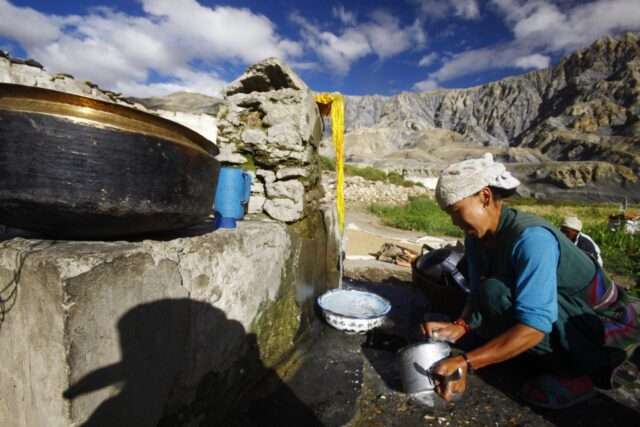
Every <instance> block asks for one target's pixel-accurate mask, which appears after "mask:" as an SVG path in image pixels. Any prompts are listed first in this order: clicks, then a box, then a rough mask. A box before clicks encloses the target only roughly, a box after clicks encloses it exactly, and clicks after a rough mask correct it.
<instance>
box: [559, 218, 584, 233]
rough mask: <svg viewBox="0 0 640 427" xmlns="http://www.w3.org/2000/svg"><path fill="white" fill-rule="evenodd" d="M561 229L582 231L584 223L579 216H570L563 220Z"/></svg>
mask: <svg viewBox="0 0 640 427" xmlns="http://www.w3.org/2000/svg"><path fill="white" fill-rule="evenodd" d="M560 227H567V228H570V229H572V230H576V231H582V221H580V220H579V219H578V217H577V216H568V217H566V218H565V219H563V220H562V222H561V223H560Z"/></svg>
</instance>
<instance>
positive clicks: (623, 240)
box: [584, 225, 640, 296]
mask: <svg viewBox="0 0 640 427" xmlns="http://www.w3.org/2000/svg"><path fill="white" fill-rule="evenodd" d="M584 232H585V233H587V234H588V235H589V236H591V238H592V239H593V240H594V241H595V242H596V243H597V244H598V246H600V251H601V255H602V260H603V263H604V269H605V270H606V271H608V272H612V273H615V274H617V275H620V276H624V277H628V278H631V279H633V281H634V282H635V286H634V287H633V288H632V289H631V291H632V292H631V293H632V294H633V295H635V296H640V236H637V235H632V234H627V233H625V232H624V231H623V230H620V229H619V230H615V231H614V230H611V229H609V228H608V227H607V226H606V225H596V226H585V227H584Z"/></svg>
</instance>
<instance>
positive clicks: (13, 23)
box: [0, 0, 60, 47]
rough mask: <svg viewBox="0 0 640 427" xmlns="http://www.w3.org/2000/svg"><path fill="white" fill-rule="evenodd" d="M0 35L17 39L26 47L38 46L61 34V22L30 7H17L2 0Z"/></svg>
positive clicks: (0, 1)
mask: <svg viewBox="0 0 640 427" xmlns="http://www.w3.org/2000/svg"><path fill="white" fill-rule="evenodd" d="M0 22H1V23H2V24H1V25H0V36H4V37H8V38H12V39H15V40H17V41H18V42H19V43H20V44H22V45H23V46H25V47H28V46H37V45H41V44H43V43H49V42H51V41H53V40H55V39H56V38H57V37H58V36H59V34H60V23H59V22H57V19H56V18H55V17H52V18H49V17H47V16H45V15H43V14H42V13H40V12H37V11H35V10H33V9H31V8H30V7H16V6H14V5H12V4H11V3H9V2H8V1H6V0H0Z"/></svg>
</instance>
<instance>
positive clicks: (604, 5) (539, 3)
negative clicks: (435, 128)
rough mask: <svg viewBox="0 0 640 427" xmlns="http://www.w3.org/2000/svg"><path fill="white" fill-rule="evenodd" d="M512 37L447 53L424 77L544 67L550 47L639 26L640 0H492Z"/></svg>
mask: <svg viewBox="0 0 640 427" xmlns="http://www.w3.org/2000/svg"><path fill="white" fill-rule="evenodd" d="M492 2H493V4H494V5H495V6H496V8H497V10H499V11H500V12H501V13H502V14H503V15H504V16H505V21H506V23H507V25H508V26H509V27H510V28H511V30H512V32H513V36H514V39H513V40H511V41H510V42H505V43H502V44H500V45H498V46H493V47H487V48H481V49H474V50H470V51H466V52H463V53H459V54H456V55H452V56H451V58H450V59H448V60H447V61H445V62H444V64H443V65H442V66H441V67H440V68H439V69H438V70H436V71H435V72H433V73H431V74H429V75H428V76H427V80H424V81H422V82H419V83H416V84H415V85H414V87H416V88H419V87H420V86H419V85H424V84H425V83H424V82H431V81H435V82H438V83H440V84H441V83H442V82H446V81H448V80H452V79H455V78H458V77H461V76H465V75H472V74H476V73H479V72H482V71H486V70H494V69H504V68H512V67H515V68H520V69H524V70H529V69H541V68H545V67H548V66H549V65H550V62H551V57H550V55H551V54H553V53H560V54H566V53H568V52H570V51H572V50H574V49H576V48H580V47H584V46H587V45H588V44H590V43H592V42H593V41H594V40H595V39H597V38H598V37H600V36H603V35H607V34H609V35H611V34H615V33H617V32H621V31H634V30H635V31H637V30H640V0H596V1H591V2H589V3H586V4H582V3H576V2H572V3H567V2H566V1H551V0H492Z"/></svg>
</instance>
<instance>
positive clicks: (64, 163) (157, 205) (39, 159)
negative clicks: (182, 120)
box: [0, 84, 220, 238]
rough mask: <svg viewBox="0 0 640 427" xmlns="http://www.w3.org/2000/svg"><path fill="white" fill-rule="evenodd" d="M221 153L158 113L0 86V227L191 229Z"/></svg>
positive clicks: (206, 200)
mask: <svg viewBox="0 0 640 427" xmlns="http://www.w3.org/2000/svg"><path fill="white" fill-rule="evenodd" d="M218 152H219V151H218V148H217V147H216V146H215V145H214V144H213V143H212V142H211V141H209V140H207V139H205V138H204V137H202V136H201V135H200V134H198V133H196V132H194V131H192V130H190V129H188V128H186V127H184V126H182V125H179V124H177V123H175V122H172V121H170V120H166V119H163V118H161V117H159V116H155V115H153V114H148V113H145V112H143V111H139V110H136V109H133V108H128V107H124V106H121V105H117V104H112V103H109V102H103V101H98V100H95V99H91V98H86V97H82V96H77V95H73V94H68V93H63V92H57V91H53V90H47V89H42V88H37V87H29V86H20V85H13V84H0V223H1V224H5V225H9V226H12V227H16V228H21V229H27V230H33V231H38V232H42V233H45V234H48V235H53V236H58V237H80V238H96V237H113V236H123V235H130V234H140V233H148V232H154V231H166V230H174V229H178V228H182V227H187V226H191V225H195V224H198V223H200V222H201V221H203V220H205V219H206V218H207V216H208V215H209V214H210V212H211V205H212V204H213V197H214V193H215V190H216V183H217V179H218V172H219V169H220V164H219V162H218V161H217V160H216V159H215V158H214V156H215V155H216V154H218Z"/></svg>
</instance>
